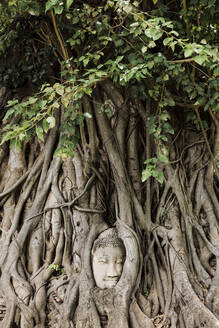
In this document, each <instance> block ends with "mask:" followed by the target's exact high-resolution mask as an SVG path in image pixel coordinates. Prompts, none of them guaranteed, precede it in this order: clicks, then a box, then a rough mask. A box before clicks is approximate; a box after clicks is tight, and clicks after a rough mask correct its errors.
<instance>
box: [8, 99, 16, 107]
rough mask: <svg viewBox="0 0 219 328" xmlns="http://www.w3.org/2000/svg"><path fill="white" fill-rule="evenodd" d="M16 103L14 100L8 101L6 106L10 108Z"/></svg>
mask: <svg viewBox="0 0 219 328" xmlns="http://www.w3.org/2000/svg"><path fill="white" fill-rule="evenodd" d="M17 103H18V100H17V99H15V100H9V101H8V104H7V107H11V106H14V105H16V104H17Z"/></svg>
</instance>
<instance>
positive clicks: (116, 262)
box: [92, 228, 125, 289]
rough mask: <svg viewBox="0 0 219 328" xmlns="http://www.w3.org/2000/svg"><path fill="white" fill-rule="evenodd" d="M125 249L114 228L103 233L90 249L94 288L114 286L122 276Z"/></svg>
mask: <svg viewBox="0 0 219 328" xmlns="http://www.w3.org/2000/svg"><path fill="white" fill-rule="evenodd" d="M124 261H125V247H124V244H123V242H122V240H121V239H120V238H119V237H118V234H117V231H116V229H115V228H109V229H107V230H105V231H103V232H102V233H101V234H100V235H99V236H98V238H97V239H96V240H95V242H94V244H93V248H92V269H93V275H94V280H95V282H96V286H97V287H99V288H100V289H106V288H113V287H115V286H116V284H117V282H118V281H119V278H120V276H121V274H122V269H123V264H124Z"/></svg>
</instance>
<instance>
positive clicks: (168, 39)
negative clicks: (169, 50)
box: [163, 37, 173, 46]
mask: <svg viewBox="0 0 219 328" xmlns="http://www.w3.org/2000/svg"><path fill="white" fill-rule="evenodd" d="M172 40H173V37H171V38H165V39H164V40H163V44H164V45H165V46H166V45H167V44H169V43H170V42H171V41H172Z"/></svg>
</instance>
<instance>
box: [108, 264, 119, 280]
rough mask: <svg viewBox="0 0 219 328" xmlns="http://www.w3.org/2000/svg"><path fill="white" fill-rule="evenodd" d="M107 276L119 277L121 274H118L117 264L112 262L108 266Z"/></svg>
mask: <svg viewBox="0 0 219 328" xmlns="http://www.w3.org/2000/svg"><path fill="white" fill-rule="evenodd" d="M107 276H108V277H111V278H113V277H118V276H119V273H118V270H117V268H116V264H115V263H113V262H111V263H109V264H108V267H107Z"/></svg>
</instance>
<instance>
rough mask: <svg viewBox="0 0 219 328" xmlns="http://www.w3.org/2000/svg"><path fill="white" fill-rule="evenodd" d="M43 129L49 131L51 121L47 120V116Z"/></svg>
mask: <svg viewBox="0 0 219 328" xmlns="http://www.w3.org/2000/svg"><path fill="white" fill-rule="evenodd" d="M43 130H44V131H45V132H48V130H49V123H48V122H47V120H46V119H45V118H44V120H43Z"/></svg>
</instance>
